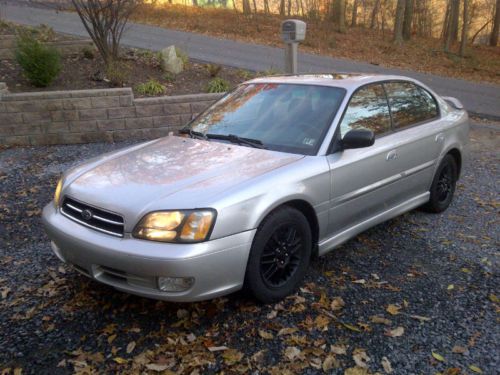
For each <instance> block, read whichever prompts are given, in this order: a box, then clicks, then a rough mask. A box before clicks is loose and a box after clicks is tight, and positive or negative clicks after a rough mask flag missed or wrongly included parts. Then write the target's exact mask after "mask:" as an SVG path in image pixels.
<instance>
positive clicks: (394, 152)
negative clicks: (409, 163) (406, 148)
mask: <svg viewBox="0 0 500 375" xmlns="http://www.w3.org/2000/svg"><path fill="white" fill-rule="evenodd" d="M397 158H399V154H398V151H397V150H392V151H389V153H388V154H387V156H386V157H385V159H386V160H387V161H391V160H396V159H397Z"/></svg>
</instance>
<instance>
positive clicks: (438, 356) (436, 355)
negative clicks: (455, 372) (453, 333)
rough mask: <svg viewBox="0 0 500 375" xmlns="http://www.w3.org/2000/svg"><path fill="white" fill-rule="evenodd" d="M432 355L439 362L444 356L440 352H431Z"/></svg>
mask: <svg viewBox="0 0 500 375" xmlns="http://www.w3.org/2000/svg"><path fill="white" fill-rule="evenodd" d="M432 356H433V357H434V358H435V359H437V360H438V361H440V362H444V357H443V356H442V355H441V354H438V353H436V352H432Z"/></svg>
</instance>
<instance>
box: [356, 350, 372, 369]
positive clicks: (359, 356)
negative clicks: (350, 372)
mask: <svg viewBox="0 0 500 375" xmlns="http://www.w3.org/2000/svg"><path fill="white" fill-rule="evenodd" d="M352 359H354V362H355V363H356V366H358V367H363V368H368V362H370V357H368V354H366V352H365V351H364V350H360V349H356V350H355V351H354V353H353V355H352Z"/></svg>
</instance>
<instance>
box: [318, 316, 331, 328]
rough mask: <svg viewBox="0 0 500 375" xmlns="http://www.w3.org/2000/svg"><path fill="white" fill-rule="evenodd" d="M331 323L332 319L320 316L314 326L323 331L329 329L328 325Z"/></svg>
mask: <svg viewBox="0 0 500 375" xmlns="http://www.w3.org/2000/svg"><path fill="white" fill-rule="evenodd" d="M329 323H330V319H329V318H327V317H326V316H324V315H318V316H317V317H316V319H314V325H315V326H316V328H317V329H319V330H323V329H326V328H327V327H328V324H329Z"/></svg>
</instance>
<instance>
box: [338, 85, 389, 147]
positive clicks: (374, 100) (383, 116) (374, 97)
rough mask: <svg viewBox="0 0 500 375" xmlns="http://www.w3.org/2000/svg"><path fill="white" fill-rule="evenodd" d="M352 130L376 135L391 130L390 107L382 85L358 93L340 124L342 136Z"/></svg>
mask: <svg viewBox="0 0 500 375" xmlns="http://www.w3.org/2000/svg"><path fill="white" fill-rule="evenodd" d="M352 129H369V130H371V131H373V133H374V134H375V135H379V134H383V133H386V132H388V131H390V130H391V116H390V114H389V105H388V104H387V98H386V96H385V91H384V88H383V87H382V85H381V84H372V85H368V86H365V87H363V88H361V89H360V90H358V91H356V92H355V93H354V94H353V96H352V97H351V100H350V101H349V104H348V106H347V110H346V111H345V114H344V117H343V119H342V122H341V123H340V135H341V137H342V138H343V137H344V135H345V134H346V133H347V132H348V131H349V130H352Z"/></svg>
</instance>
